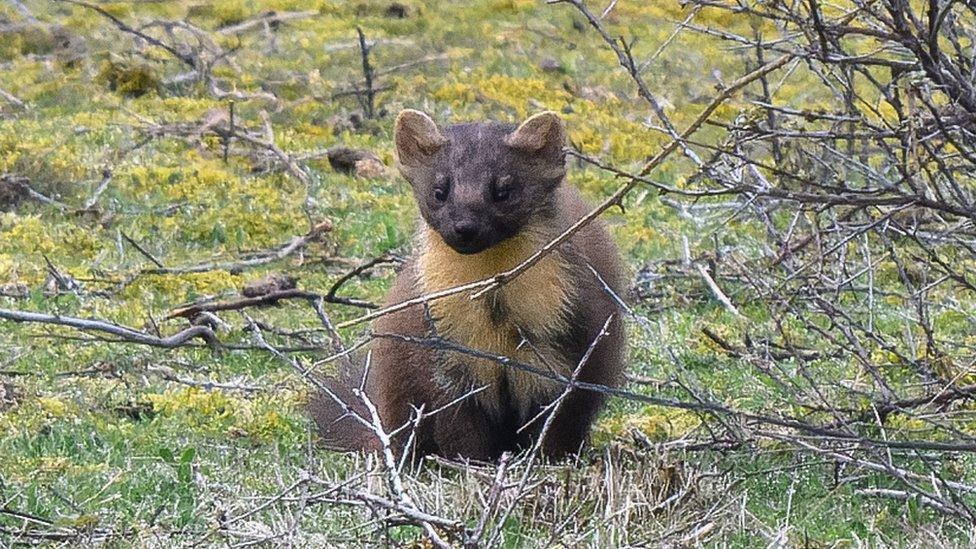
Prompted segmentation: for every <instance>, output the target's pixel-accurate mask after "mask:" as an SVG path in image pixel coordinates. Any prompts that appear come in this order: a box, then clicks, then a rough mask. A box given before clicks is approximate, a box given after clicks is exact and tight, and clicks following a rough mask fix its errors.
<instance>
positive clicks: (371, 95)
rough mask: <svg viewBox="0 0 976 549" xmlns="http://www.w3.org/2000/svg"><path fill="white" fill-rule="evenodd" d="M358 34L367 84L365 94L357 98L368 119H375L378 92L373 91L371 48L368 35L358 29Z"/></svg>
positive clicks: (364, 78) (364, 77)
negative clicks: (367, 40)
mask: <svg viewBox="0 0 976 549" xmlns="http://www.w3.org/2000/svg"><path fill="white" fill-rule="evenodd" d="M356 33H357V34H359V52H360V54H361V55H362V58H363V80H364V81H365V83H366V89H365V90H364V91H363V94H362V95H358V96H356V97H357V98H358V99H359V101H360V103H361V104H362V106H363V114H365V115H366V118H373V116H374V108H375V99H376V90H374V89H373V66H372V65H370V63H369V50H370V49H371V48H370V46H369V45H368V44H367V43H366V35H365V34H363V29H361V28H359V27H356Z"/></svg>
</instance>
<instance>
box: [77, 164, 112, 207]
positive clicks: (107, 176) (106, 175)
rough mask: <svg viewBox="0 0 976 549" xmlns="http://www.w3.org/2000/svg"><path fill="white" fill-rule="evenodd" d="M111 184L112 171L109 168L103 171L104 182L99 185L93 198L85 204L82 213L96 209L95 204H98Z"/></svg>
mask: <svg viewBox="0 0 976 549" xmlns="http://www.w3.org/2000/svg"><path fill="white" fill-rule="evenodd" d="M111 182H112V170H110V169H108V168H106V169H104V170H102V182H101V183H99V184H98V188H96V189H95V192H94V193H92V196H91V198H89V199H88V201H87V202H85V207H84V208H82V211H85V212H87V211H89V210H91V209H92V208H94V207H95V204H97V203H98V199H99V198H101V196H102V193H104V192H105V189H107V188H108V184H109V183H111Z"/></svg>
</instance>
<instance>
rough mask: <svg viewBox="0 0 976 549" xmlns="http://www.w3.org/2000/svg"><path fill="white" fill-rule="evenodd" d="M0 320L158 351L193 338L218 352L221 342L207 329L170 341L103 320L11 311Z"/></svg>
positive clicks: (190, 331)
mask: <svg viewBox="0 0 976 549" xmlns="http://www.w3.org/2000/svg"><path fill="white" fill-rule="evenodd" d="M0 319H2V320H11V321H13V322H33V323H39V324H54V325H57V326H68V327H70V328H75V329H78V330H83V331H95V332H103V333H107V334H111V335H114V336H117V337H120V338H122V341H123V342H126V343H137V344H139V345H148V346H150V347H161V348H163V349H175V348H177V347H182V346H184V345H185V344H186V343H187V342H188V341H189V340H191V339H193V338H200V339H203V340H204V341H206V342H207V345H208V346H209V347H210V348H211V349H212V350H214V351H219V350H220V341H219V340H218V339H217V336H216V334H214V332H213V330H211V329H210V328H208V327H206V326H191V327H189V328H187V329H185V330H183V331H181V332H178V333H176V334H173V335H171V336H169V337H156V336H153V335H150V334H147V333H145V332H140V331H138V330H134V329H132V328H127V327H125V326H120V325H118V324H112V323H110V322H106V321H104V320H96V319H85V318H75V317H71V316H57V315H48V314H43V313H31V312H25V311H11V310H8V309H0Z"/></svg>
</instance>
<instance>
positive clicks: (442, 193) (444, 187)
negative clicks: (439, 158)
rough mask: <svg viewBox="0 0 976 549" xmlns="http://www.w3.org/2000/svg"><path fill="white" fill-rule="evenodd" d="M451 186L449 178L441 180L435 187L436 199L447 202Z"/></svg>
mask: <svg viewBox="0 0 976 549" xmlns="http://www.w3.org/2000/svg"><path fill="white" fill-rule="evenodd" d="M450 188H451V182H450V181H449V180H447V179H445V180H442V181H440V182H439V183H438V185H437V186H436V187H434V200H436V201H438V202H446V201H447V192H448V191H449V190H450Z"/></svg>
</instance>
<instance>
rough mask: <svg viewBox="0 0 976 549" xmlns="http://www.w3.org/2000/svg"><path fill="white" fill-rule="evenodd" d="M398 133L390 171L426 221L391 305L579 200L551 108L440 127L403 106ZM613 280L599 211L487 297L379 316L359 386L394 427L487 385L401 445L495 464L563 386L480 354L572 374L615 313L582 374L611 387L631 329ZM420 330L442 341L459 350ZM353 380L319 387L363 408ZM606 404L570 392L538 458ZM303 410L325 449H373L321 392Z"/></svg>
mask: <svg viewBox="0 0 976 549" xmlns="http://www.w3.org/2000/svg"><path fill="white" fill-rule="evenodd" d="M394 140H395V146H396V154H397V164H398V167H399V169H400V172H401V173H402V174H403V176H404V177H405V178H406V180H407V181H408V182H409V183H410V185H411V186H412V188H413V193H414V195H415V197H416V200H417V204H418V205H419V209H420V214H421V217H422V220H421V223H420V229H419V231H418V234H417V236H416V239H415V241H414V248H415V252H414V254H413V256H412V257H411V258H410V259H409V260H408V261H407V262H406V264H405V266H404V267H403V268H402V270H401V271H400V272H399V274H398V275H397V277H396V282H395V284H394V286H393V289H392V290H391V292H390V295H389V298H388V300H387V302H388V304H395V303H400V302H403V301H406V300H409V299H411V298H415V297H418V296H421V295H425V294H428V293H430V292H436V291H438V290H444V289H447V288H452V287H455V286H458V285H461V284H464V283H468V282H473V281H478V280H482V279H485V278H488V277H491V276H493V275H495V274H498V273H500V272H502V271H505V270H507V269H510V268H512V267H514V266H516V265H518V264H519V263H521V262H522V261H523V260H525V259H526V258H527V257H529V256H530V255H531V254H532V253H533V252H535V251H536V250H538V249H539V248H541V247H542V246H543V245H545V244H546V243H547V242H549V241H550V240H552V239H553V238H554V237H555V236H556V235H558V234H560V233H561V232H562V231H564V230H565V229H566V228H567V227H569V226H570V225H572V224H573V223H574V222H576V221H577V220H579V219H580V218H581V217H582V216H584V215H585V214H586V212H587V211H588V207H587V205H586V203H585V202H584V200H583V199H582V198H581V197H580V195H579V193H578V192H577V191H576V190H575V189H574V188H573V187H571V186H569V185H568V184H566V183H565V182H564V177H565V174H566V170H565V158H564V153H563V146H564V144H565V141H566V135H565V129H564V127H563V123H562V120H561V119H560V118H559V116H558V115H556V114H555V113H552V112H543V113H540V114H536V115H535V116H532V117H531V118H529V119H527V120H525V121H524V122H523V123H522V124H521V125H519V126H518V127H515V126H514V125H509V124H502V123H496V122H485V123H466V124H457V125H453V126H448V127H445V128H444V130H443V131H442V130H441V129H439V128H438V126H437V124H435V123H434V121H433V120H431V118H430V117H428V116H427V115H426V114H424V113H422V112H419V111H416V110H404V111H403V112H401V113H400V114H399V116H397V119H396V127H395V132H394ZM591 267H592V269H591ZM594 271H595V272H596V273H599V277H597V276H596V275H594ZM621 279H622V273H621V267H620V262H619V257H618V251H617V249H616V246H615V245H614V243H613V241H612V240H611V238H610V236H609V235H608V233H607V231H606V229H605V227H604V226H603V225H602V224H601V223H599V222H594V223H591V224H589V225H587V226H586V227H585V228H583V229H582V230H581V231H579V232H578V233H576V234H575V235H574V236H573V237H572V238H571V239H569V240H567V241H566V242H565V243H564V244H562V245H561V246H560V247H558V248H557V249H556V250H554V253H551V254H549V255H547V256H545V257H544V258H543V259H542V260H541V261H539V262H538V263H536V264H535V265H533V266H532V267H531V268H529V269H528V270H526V271H525V272H523V273H522V274H521V275H520V276H518V277H517V278H515V279H513V280H511V281H510V282H508V283H506V284H504V285H502V286H501V287H499V288H497V289H496V290H494V291H492V292H490V293H486V294H485V295H483V296H480V297H478V298H476V299H472V298H471V295H470V294H456V295H453V296H451V297H447V298H443V299H440V300H436V301H433V302H430V303H428V304H427V305H416V306H413V307H410V308H407V309H403V310H400V311H398V312H396V313H393V314H389V315H387V316H384V317H381V318H380V319H378V320H377V321H376V322H375V324H374V326H373V331H374V333H375V334H376V335H377V336H379V337H378V338H377V339H375V340H374V341H373V343H372V353H371V360H370V362H369V366H368V370H367V373H366V374H365V384H364V387H365V392H366V395H367V396H368V397H369V399H370V400H371V401H372V402H373V403H374V404H375V406H376V409H377V410H378V414H379V417H380V419H381V422H382V424H383V427H384V430H386V431H387V432H390V431H394V430H396V429H397V428H399V427H401V426H403V425H404V424H406V423H407V422H409V421H410V420H411V418H412V417H413V416H412V414H415V413H416V410H419V409H422V410H424V411H425V412H431V411H434V410H436V409H438V408H441V407H443V406H445V405H447V404H448V403H451V402H452V401H455V400H458V397H460V396H461V395H464V394H465V393H467V392H469V391H471V390H472V389H477V388H482V390H481V391H479V392H477V393H475V394H474V395H472V396H469V397H468V398H465V399H460V401H459V402H456V403H454V404H451V405H450V406H449V407H447V408H446V409H444V410H442V411H440V412H439V413H437V414H435V415H433V416H432V417H429V418H427V419H424V420H423V421H421V422H419V424H418V425H416V426H415V432H414V434H413V440H412V445H411V448H410V450H411V451H412V452H415V453H416V455H418V456H420V455H426V454H438V455H441V456H444V457H449V458H469V459H478V460H494V459H497V458H498V457H499V456H500V455H501V453H502V452H505V451H513V450H518V449H522V448H527V447H530V446H531V445H532V444H533V443H534V442H535V441H536V439H537V438H538V436H539V434H540V431H541V429H542V425H543V423H544V419H545V418H544V414H543V417H541V418H540V417H538V416H539V415H540V412H543V411H545V410H546V409H547V408H546V406H547V405H549V404H550V403H551V402H553V400H554V399H556V398H557V397H559V395H560V394H562V393H563V392H564V389H565V385H564V384H563V383H560V382H558V381H553V380H551V379H546V378H545V377H541V376H539V375H537V374H535V373H531V372H526V371H524V370H519V369H516V368H514V367H512V366H511V365H508V366H506V365H503V364H501V363H499V361H497V360H491V359H488V358H484V357H485V356H486V354H487V355H492V356H505V357H511V358H512V359H515V360H517V361H519V362H521V363H524V364H529V365H532V366H535V367H536V368H538V369H542V370H544V371H552V370H555V371H556V372H558V373H559V374H561V375H563V376H566V377H567V378H568V377H570V376H571V375H572V374H573V372H574V370H576V368H577V366H578V365H579V364H580V363H581V359H582V358H583V356H584V354H585V353H586V352H587V349H588V348H589V347H590V346H591V343H592V342H593V341H595V338H597V335H598V334H599V333H600V332H601V330H602V329H603V328H604V326H605V325H607V321H608V319H609V324H608V325H607V326H608V330H607V333H606V334H605V335H604V337H602V338H600V339H599V341H598V344H597V345H596V346H595V347H594V348H593V350H592V352H591V354H590V356H589V358H588V359H587V360H586V361H585V363H583V366H582V368H581V369H580V371H579V374H578V377H577V379H578V380H579V381H585V382H590V383H598V384H602V385H608V386H616V385H618V383H619V382H620V379H621V376H622V369H623V362H624V331H623V325H622V322H621V319H620V315H619V311H618V309H617V305H616V302H615V301H614V299H613V298H612V297H611V296H610V295H609V293H608V292H607V291H606V287H609V288H610V289H611V290H613V291H615V292H616V293H617V294H618V295H619V294H620V290H621ZM394 335H399V336H405V337H393V336H394ZM384 336H386V337H384ZM437 338H440V339H437ZM421 341H424V342H429V341H447V342H450V343H452V344H454V348H453V349H451V348H445V346H444V345H441V346H432V345H425V344H420V342H421ZM437 347H440V348H437ZM458 347H461V348H464V349H470V350H474V351H477V352H480V353H482V354H481V356H477V353H471V352H467V353H465V352H460V351H458V350H457V349H458ZM473 355H474V356H473ZM356 378H357V376H356V375H346V376H344V377H343V378H342V379H331V380H328V381H326V383H328V385H329V386H330V388H331V390H332V391H333V392H334V393H335V394H336V395H338V396H340V397H341V398H342V399H343V400H344V401H345V402H347V403H348V404H349V405H350V406H351V408H352V409H353V411H355V412H356V413H358V414H359V415H360V416H362V417H365V418H369V417H370V415H369V412H368V410H367V409H366V408H364V406H363V404H362V400H361V399H360V398H357V397H356V396H355V395H354V394H353V391H352V387H353V386H354V385H355V386H356V387H358V386H359V381H358V380H357V379H356ZM604 400H605V397H604V395H602V394H600V393H598V392H594V391H588V390H583V389H579V388H577V389H574V390H573V391H572V392H571V393H569V394H568V395H567V397H566V398H565V399H564V400H563V401H562V403H561V406H559V408H558V412H557V414H556V416H555V417H554V418H553V419H552V423H551V425H550V427H549V429H548V431H547V432H546V437H545V440H544V441H542V446H541V448H542V451H543V453H544V454H545V455H547V456H549V457H559V456H562V455H565V454H568V453H575V452H578V451H579V450H580V449H581V446H582V445H583V444H584V442H585V440H586V438H587V435H588V433H589V429H590V425H591V424H592V422H593V420H594V418H595V416H596V414H597V412H598V411H599V410H600V408H601V407H602V406H603V403H604ZM310 412H311V414H312V416H313V418H314V419H315V421H316V423H317V426H318V429H319V432H320V434H321V435H322V437H323V438H324V440H325V443H326V445H329V446H332V447H339V448H343V449H366V450H370V449H372V450H375V449H377V448H378V441H377V440H376V438H375V436H374V435H373V434H372V433H371V432H370V431H369V430H367V429H366V428H364V427H363V426H362V425H361V424H360V423H357V422H356V421H354V420H353V419H351V418H350V417H348V415H347V414H344V411H343V410H342V408H341V407H340V406H337V405H336V403H335V402H334V401H333V400H332V399H331V398H330V397H328V396H325V395H324V394H320V395H317V396H315V397H314V398H313V399H312V402H311V403H310ZM534 418H535V421H532V420H533V419H534ZM530 421H531V424H530V425H529V426H528V427H526V428H524V429H523V428H522V427H523V426H524V425H525V424H526V423H527V422H530ZM411 430H413V428H407V429H400V431H399V434H398V435H397V436H395V437H394V444H395V446H396V448H395V450H396V451H398V452H400V451H402V450H403V445H404V444H406V441H407V439H408V438H409V436H410V431H411Z"/></svg>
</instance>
